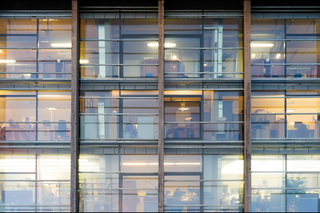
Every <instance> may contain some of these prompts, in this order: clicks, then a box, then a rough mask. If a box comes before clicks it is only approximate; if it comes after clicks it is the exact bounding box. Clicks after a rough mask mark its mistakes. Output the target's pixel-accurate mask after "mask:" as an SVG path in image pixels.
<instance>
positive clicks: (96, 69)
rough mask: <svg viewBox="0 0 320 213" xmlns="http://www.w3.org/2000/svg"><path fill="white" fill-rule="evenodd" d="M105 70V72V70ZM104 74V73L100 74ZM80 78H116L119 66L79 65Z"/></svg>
mask: <svg viewBox="0 0 320 213" xmlns="http://www.w3.org/2000/svg"><path fill="white" fill-rule="evenodd" d="M105 71H106V72H105ZM101 74H105V75H101ZM80 75H81V78H102V77H106V78H118V77H119V66H90V65H82V66H80Z"/></svg>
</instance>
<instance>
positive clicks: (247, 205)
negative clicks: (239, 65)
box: [243, 0, 251, 212]
mask: <svg viewBox="0 0 320 213" xmlns="http://www.w3.org/2000/svg"><path fill="white" fill-rule="evenodd" d="M250 10H251V1H250V0H244V1H243V21H244V25H243V26H244V32H243V34H244V211H245V212H251V47H250V42H251V41H250V40H251V35H250V34H251V11H250Z"/></svg>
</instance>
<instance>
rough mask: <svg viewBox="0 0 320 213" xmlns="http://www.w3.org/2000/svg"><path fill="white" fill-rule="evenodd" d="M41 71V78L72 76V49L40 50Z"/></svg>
mask: <svg viewBox="0 0 320 213" xmlns="http://www.w3.org/2000/svg"><path fill="white" fill-rule="evenodd" d="M39 72H42V73H44V74H40V75H39V78H71V50H65V49H64V50H62V49H61V50H39ZM46 72H49V73H48V74H45V73H46ZM52 73H57V74H52ZM64 73H68V74H64Z"/></svg>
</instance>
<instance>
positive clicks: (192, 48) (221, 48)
mask: <svg viewBox="0 0 320 213" xmlns="http://www.w3.org/2000/svg"><path fill="white" fill-rule="evenodd" d="M164 50H243V47H172V48H171V47H165V48H164Z"/></svg>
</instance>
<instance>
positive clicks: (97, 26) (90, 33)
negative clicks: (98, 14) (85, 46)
mask: <svg viewBox="0 0 320 213" xmlns="http://www.w3.org/2000/svg"><path fill="white" fill-rule="evenodd" d="M108 15H110V17H111V16H113V17H114V18H113V19H112V18H106V19H81V20H80V39H117V38H119V19H118V16H119V15H118V14H115V13H109V14H108ZM116 17H117V18H116Z"/></svg>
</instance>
